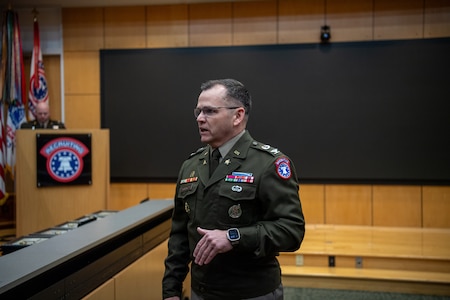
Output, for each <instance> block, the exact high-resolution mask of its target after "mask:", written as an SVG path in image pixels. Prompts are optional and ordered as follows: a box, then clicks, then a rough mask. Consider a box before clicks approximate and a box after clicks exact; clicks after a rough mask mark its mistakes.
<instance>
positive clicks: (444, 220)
mask: <svg viewBox="0 0 450 300" xmlns="http://www.w3.org/2000/svg"><path fill="white" fill-rule="evenodd" d="M422 195H423V196H422V197H423V227H438V228H439V227H440V228H450V187H449V186H424V187H423V193H422Z"/></svg>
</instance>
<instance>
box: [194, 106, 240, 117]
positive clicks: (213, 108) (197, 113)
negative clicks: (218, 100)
mask: <svg viewBox="0 0 450 300" xmlns="http://www.w3.org/2000/svg"><path fill="white" fill-rule="evenodd" d="M241 107H242V106H205V107H202V108H198V107H196V108H194V117H195V118H196V119H197V118H198V116H200V114H201V113H203V114H204V115H205V117H212V116H214V115H216V114H217V113H218V110H219V109H221V108H226V109H237V108H241ZM205 109H208V110H209V112H205Z"/></svg>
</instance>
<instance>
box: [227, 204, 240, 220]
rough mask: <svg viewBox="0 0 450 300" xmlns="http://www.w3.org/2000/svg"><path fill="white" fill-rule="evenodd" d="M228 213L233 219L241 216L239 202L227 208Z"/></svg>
mask: <svg viewBox="0 0 450 300" xmlns="http://www.w3.org/2000/svg"><path fill="white" fill-rule="evenodd" d="M228 215H229V216H230V217H231V218H233V219H237V218H239V217H240V216H242V209H241V205H240V204H235V205H233V206H231V207H230V208H229V209H228Z"/></svg>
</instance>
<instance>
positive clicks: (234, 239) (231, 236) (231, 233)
mask: <svg viewBox="0 0 450 300" xmlns="http://www.w3.org/2000/svg"><path fill="white" fill-rule="evenodd" d="M227 238H228V240H229V241H230V242H231V245H232V246H233V247H236V246H237V245H238V244H239V240H240V239H241V234H240V233H239V229H237V228H230V229H228V230H227Z"/></svg>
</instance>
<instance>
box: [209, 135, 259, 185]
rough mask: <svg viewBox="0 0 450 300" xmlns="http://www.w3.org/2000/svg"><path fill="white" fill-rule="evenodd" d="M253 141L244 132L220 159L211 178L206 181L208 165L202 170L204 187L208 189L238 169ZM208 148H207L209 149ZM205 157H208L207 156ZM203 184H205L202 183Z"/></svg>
mask: <svg viewBox="0 0 450 300" xmlns="http://www.w3.org/2000/svg"><path fill="white" fill-rule="evenodd" d="M252 141H253V139H252V137H251V136H250V134H249V133H248V132H247V131H246V132H245V134H244V135H243V136H242V137H241V138H240V139H239V140H238V141H237V142H236V144H235V145H234V146H233V148H231V150H230V152H229V153H227V155H226V156H225V157H224V158H223V159H222V161H221V162H220V164H219V166H218V167H217V169H216V171H215V172H214V174H213V176H212V177H211V178H209V179H208V173H209V171H208V169H209V168H208V163H207V164H206V167H204V166H202V167H204V169H205V170H206V171H205V172H206V178H207V180H206V184H205V187H208V186H210V185H212V184H214V183H216V182H217V181H220V180H221V179H223V178H225V176H226V175H229V174H231V173H232V172H233V171H235V170H236V169H238V168H239V166H240V165H241V164H242V161H243V160H244V159H245V158H246V156H247V152H248V149H249V147H250V144H251V142H252ZM209 148H210V147H208V149H209ZM206 157H209V156H208V155H207V156H206ZM203 183H205V182H203Z"/></svg>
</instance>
